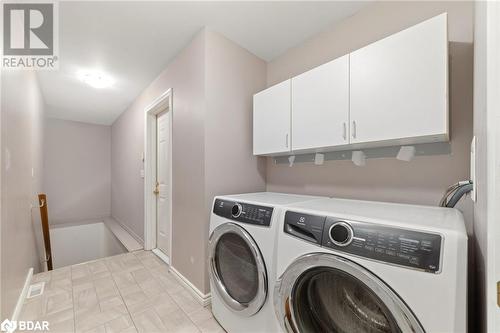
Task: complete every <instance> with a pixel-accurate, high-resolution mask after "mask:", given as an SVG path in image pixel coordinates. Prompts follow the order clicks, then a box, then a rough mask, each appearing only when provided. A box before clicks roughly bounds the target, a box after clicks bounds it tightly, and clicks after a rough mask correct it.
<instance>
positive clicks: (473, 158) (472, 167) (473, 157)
mask: <svg viewBox="0 0 500 333" xmlns="http://www.w3.org/2000/svg"><path fill="white" fill-rule="evenodd" d="M476 150H477V147H476V137H475V136H474V137H472V142H471V144H470V180H472V191H471V192H470V197H471V199H472V201H474V202H476V193H477V192H476V186H477V185H476Z"/></svg>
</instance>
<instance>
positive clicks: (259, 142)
mask: <svg viewBox="0 0 500 333" xmlns="http://www.w3.org/2000/svg"><path fill="white" fill-rule="evenodd" d="M290 139H291V138H290V80H287V81H285V82H281V83H279V84H277V85H275V86H272V87H271V88H268V89H266V90H264V91H261V92H259V93H258V94H256V95H254V97H253V153H254V155H267V154H277V153H284V152H289V151H290Z"/></svg>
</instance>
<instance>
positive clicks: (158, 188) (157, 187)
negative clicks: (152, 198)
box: [153, 182, 160, 195]
mask: <svg viewBox="0 0 500 333" xmlns="http://www.w3.org/2000/svg"><path fill="white" fill-rule="evenodd" d="M153 193H154V194H155V195H158V194H160V184H159V183H158V182H156V185H155V188H154V190H153Z"/></svg>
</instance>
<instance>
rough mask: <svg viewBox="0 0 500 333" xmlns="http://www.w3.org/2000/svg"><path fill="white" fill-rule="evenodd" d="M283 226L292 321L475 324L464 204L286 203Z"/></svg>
mask: <svg viewBox="0 0 500 333" xmlns="http://www.w3.org/2000/svg"><path fill="white" fill-rule="evenodd" d="M279 228H280V230H279V233H278V249H277V274H278V275H279V278H278V280H277V282H276V284H275V292H274V305H275V311H276V315H277V318H278V321H279V322H280V325H281V326H282V327H283V329H284V330H286V331H288V332H304V333H306V332H307V333H308V332H344V333H362V332H370V333H371V332H391V333H394V332H403V333H407V332H417V333H420V332H427V333H457V332H465V331H466V323H467V319H466V318H467V312H466V307H467V300H466V294H467V234H466V231H465V226H464V221H463V218H462V215H461V214H460V212H459V211H458V210H456V209H451V208H440V207H426V206H414V205H403V204H391V203H381V202H368V201H355V200H344V199H322V200H316V201H310V202H306V203H299V204H294V205H290V206H288V207H286V208H285V211H284V214H282V218H281V221H280V224H279Z"/></svg>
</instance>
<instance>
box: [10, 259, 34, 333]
mask: <svg viewBox="0 0 500 333" xmlns="http://www.w3.org/2000/svg"><path fill="white" fill-rule="evenodd" d="M32 278H33V267H32V268H30V269H29V271H28V274H27V275H26V280H25V281H24V286H23V289H22V290H21V294H19V298H18V299H17V303H16V307H15V308H14V311H13V312H12V317H11V318H10V320H11V321H17V320H18V319H19V315H20V314H21V310H22V309H23V304H24V300H25V299H26V295H28V289H29V287H30V284H31V280H32ZM9 333H11V332H9Z"/></svg>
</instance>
